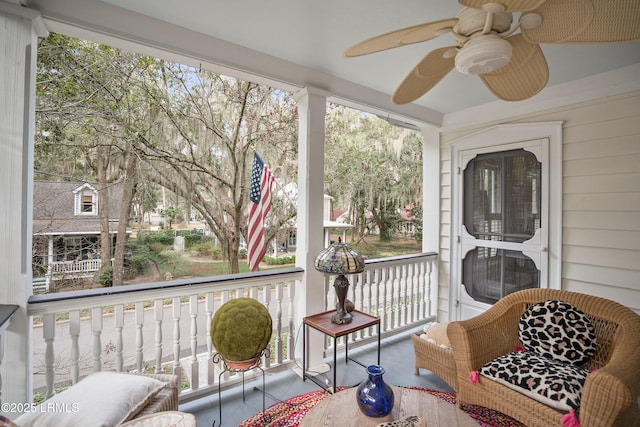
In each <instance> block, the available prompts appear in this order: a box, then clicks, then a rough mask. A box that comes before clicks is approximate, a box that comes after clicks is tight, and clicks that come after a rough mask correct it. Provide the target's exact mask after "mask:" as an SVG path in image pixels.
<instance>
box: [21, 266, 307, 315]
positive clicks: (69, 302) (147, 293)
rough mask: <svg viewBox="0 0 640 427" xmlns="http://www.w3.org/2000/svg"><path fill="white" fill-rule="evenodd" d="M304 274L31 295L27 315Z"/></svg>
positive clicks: (229, 276)
mask: <svg viewBox="0 0 640 427" xmlns="http://www.w3.org/2000/svg"><path fill="white" fill-rule="evenodd" d="M303 274H304V269H302V268H300V267H294V268H285V269H274V270H266V271H259V272H253V273H239V274H227V275H222V276H210V277H201V278H191V279H180V280H171V281H166V282H155V283H142V284H136V285H127V286H119V287H115V288H113V287H111V288H100V289H86V290H82V291H73V292H64V293H56V294H44V295H32V296H30V297H29V300H28V305H27V307H28V308H27V313H28V314H29V315H30V316H33V315H37V314H44V313H56V312H58V311H67V310H78V309H85V308H92V307H101V306H105V305H110V304H122V303H126V302H137V301H145V300H152V299H156V298H173V297H179V296H183V295H192V294H197V293H203V292H212V291H216V290H230V289H238V288H244V287H249V286H259V285H270V284H272V283H278V282H285V281H292V280H300V279H302V277H303Z"/></svg>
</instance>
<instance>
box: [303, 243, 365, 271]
mask: <svg viewBox="0 0 640 427" xmlns="http://www.w3.org/2000/svg"><path fill="white" fill-rule="evenodd" d="M315 265H316V270H318V271H321V272H323V273H327V274H353V273H361V272H363V271H364V258H363V257H362V255H360V254H359V253H358V252H356V251H355V250H353V249H351V247H350V246H349V245H347V244H346V243H342V242H341V241H338V242H337V243H333V244H332V245H331V246H329V247H328V248H327V249H325V250H323V251H322V252H320V253H319V254H318V256H317V257H316V261H315Z"/></svg>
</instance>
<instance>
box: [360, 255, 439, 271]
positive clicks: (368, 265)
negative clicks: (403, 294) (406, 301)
mask: <svg viewBox="0 0 640 427" xmlns="http://www.w3.org/2000/svg"><path fill="white" fill-rule="evenodd" d="M437 256H438V254H437V252H420V253H417V254H409V255H398V256H391V257H384V258H372V259H367V260H365V270H371V269H373V268H379V267H382V266H383V265H393V264H406V263H407V261H418V260H420V259H425V260H428V259H434V258H436V257H437Z"/></svg>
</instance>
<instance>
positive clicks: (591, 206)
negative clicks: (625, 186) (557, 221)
mask: <svg viewBox="0 0 640 427" xmlns="http://www.w3.org/2000/svg"><path fill="white" fill-rule="evenodd" d="M562 207H563V210H565V211H610V212H616V211H626V212H638V211H639V210H640V209H638V207H640V194H638V193H608V194H603V193H599V194H565V196H564V197H563V203H562Z"/></svg>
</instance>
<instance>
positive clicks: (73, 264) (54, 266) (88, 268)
mask: <svg viewBox="0 0 640 427" xmlns="http://www.w3.org/2000/svg"><path fill="white" fill-rule="evenodd" d="M49 266H50V267H51V274H53V275H56V274H70V273H92V272H95V271H98V270H100V267H102V260H101V259H100V258H97V259H85V260H82V261H56V262H52V263H51V264H49Z"/></svg>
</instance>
